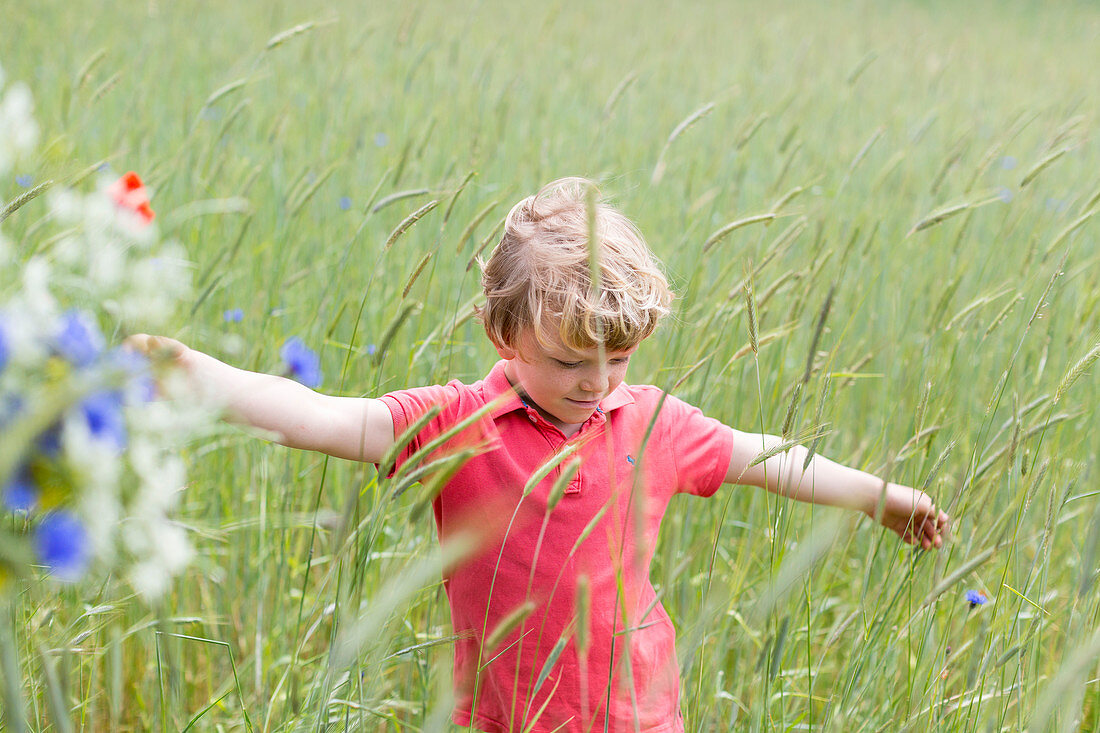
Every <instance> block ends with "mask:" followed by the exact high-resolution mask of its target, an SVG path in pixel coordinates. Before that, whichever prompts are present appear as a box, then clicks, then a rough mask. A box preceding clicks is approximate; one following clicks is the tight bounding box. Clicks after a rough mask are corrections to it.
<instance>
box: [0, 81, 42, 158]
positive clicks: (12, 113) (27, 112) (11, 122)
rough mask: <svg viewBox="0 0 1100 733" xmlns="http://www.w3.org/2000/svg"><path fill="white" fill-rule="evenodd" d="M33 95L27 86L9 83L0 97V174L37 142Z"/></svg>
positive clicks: (19, 83) (20, 83)
mask: <svg viewBox="0 0 1100 733" xmlns="http://www.w3.org/2000/svg"><path fill="white" fill-rule="evenodd" d="M33 111H34V98H33V97H32V96H31V90H30V88H29V87H28V86H27V85H26V84H24V83H22V82H17V83H15V84H13V85H12V86H11V87H10V88H9V89H8V90H7V92H5V93H4V96H3V97H0V175H2V174H4V173H7V172H8V171H9V170H11V168H12V166H13V165H14V164H15V162H16V161H17V160H18V159H19V158H20V157H21V156H22V155H24V154H26V153H28V152H30V151H31V150H33V149H34V146H35V145H36V144H37V143H38V125H37V124H35V121H34V115H33Z"/></svg>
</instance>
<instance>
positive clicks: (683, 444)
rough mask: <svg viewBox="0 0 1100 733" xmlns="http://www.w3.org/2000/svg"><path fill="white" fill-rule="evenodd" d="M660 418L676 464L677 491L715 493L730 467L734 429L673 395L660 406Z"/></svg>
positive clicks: (704, 494)
mask: <svg viewBox="0 0 1100 733" xmlns="http://www.w3.org/2000/svg"><path fill="white" fill-rule="evenodd" d="M661 422H662V424H663V425H664V427H665V429H666V430H667V432H666V439H667V440H668V445H669V448H670V450H671V453H672V462H673V465H674V466H675V468H676V491H678V492H681V493H687V494H695V495H697V496H710V495H712V494H713V493H714V492H716V491H717V490H718V487H720V486H721V485H722V483H723V481H725V478H726V473H727V472H728V471H729V465H730V458H731V456H732V455H733V431H732V430H730V429H729V428H728V427H726V426H725V425H723V424H722V423H721V422H719V421H718V420H715V419H714V418H712V417H707V416H706V415H704V414H703V411H702V410H700V409H699V408H698V407H695V406H693V405H689V404H688V403H686V402H684V401H683V400H680V399H678V398H676V397H673V396H672V395H669V396H668V397H667V398H666V399H665V403H664V405H663V406H662V407H661Z"/></svg>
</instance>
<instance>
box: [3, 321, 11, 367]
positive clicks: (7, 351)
mask: <svg viewBox="0 0 1100 733" xmlns="http://www.w3.org/2000/svg"><path fill="white" fill-rule="evenodd" d="M10 360H11V347H10V346H8V336H7V335H6V334H5V333H4V323H3V321H0V373H2V372H3V371H4V367H6V366H7V365H8V361H10Z"/></svg>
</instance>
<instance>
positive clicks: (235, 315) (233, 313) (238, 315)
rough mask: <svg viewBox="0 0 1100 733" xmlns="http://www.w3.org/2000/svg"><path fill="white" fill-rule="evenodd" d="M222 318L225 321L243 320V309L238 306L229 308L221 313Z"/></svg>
mask: <svg viewBox="0 0 1100 733" xmlns="http://www.w3.org/2000/svg"><path fill="white" fill-rule="evenodd" d="M222 320H223V321H225V322H226V323H240V322H241V321H242V320H244V311H243V310H241V309H240V308H230V309H229V310H227V311H226V312H225V313H222Z"/></svg>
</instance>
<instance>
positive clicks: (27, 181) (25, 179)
mask: <svg viewBox="0 0 1100 733" xmlns="http://www.w3.org/2000/svg"><path fill="white" fill-rule="evenodd" d="M15 182H16V183H17V184H19V187H20V188H30V187H31V186H32V185H33V184H34V176H31V175H27V174H23V175H19V176H16V177H15Z"/></svg>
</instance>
